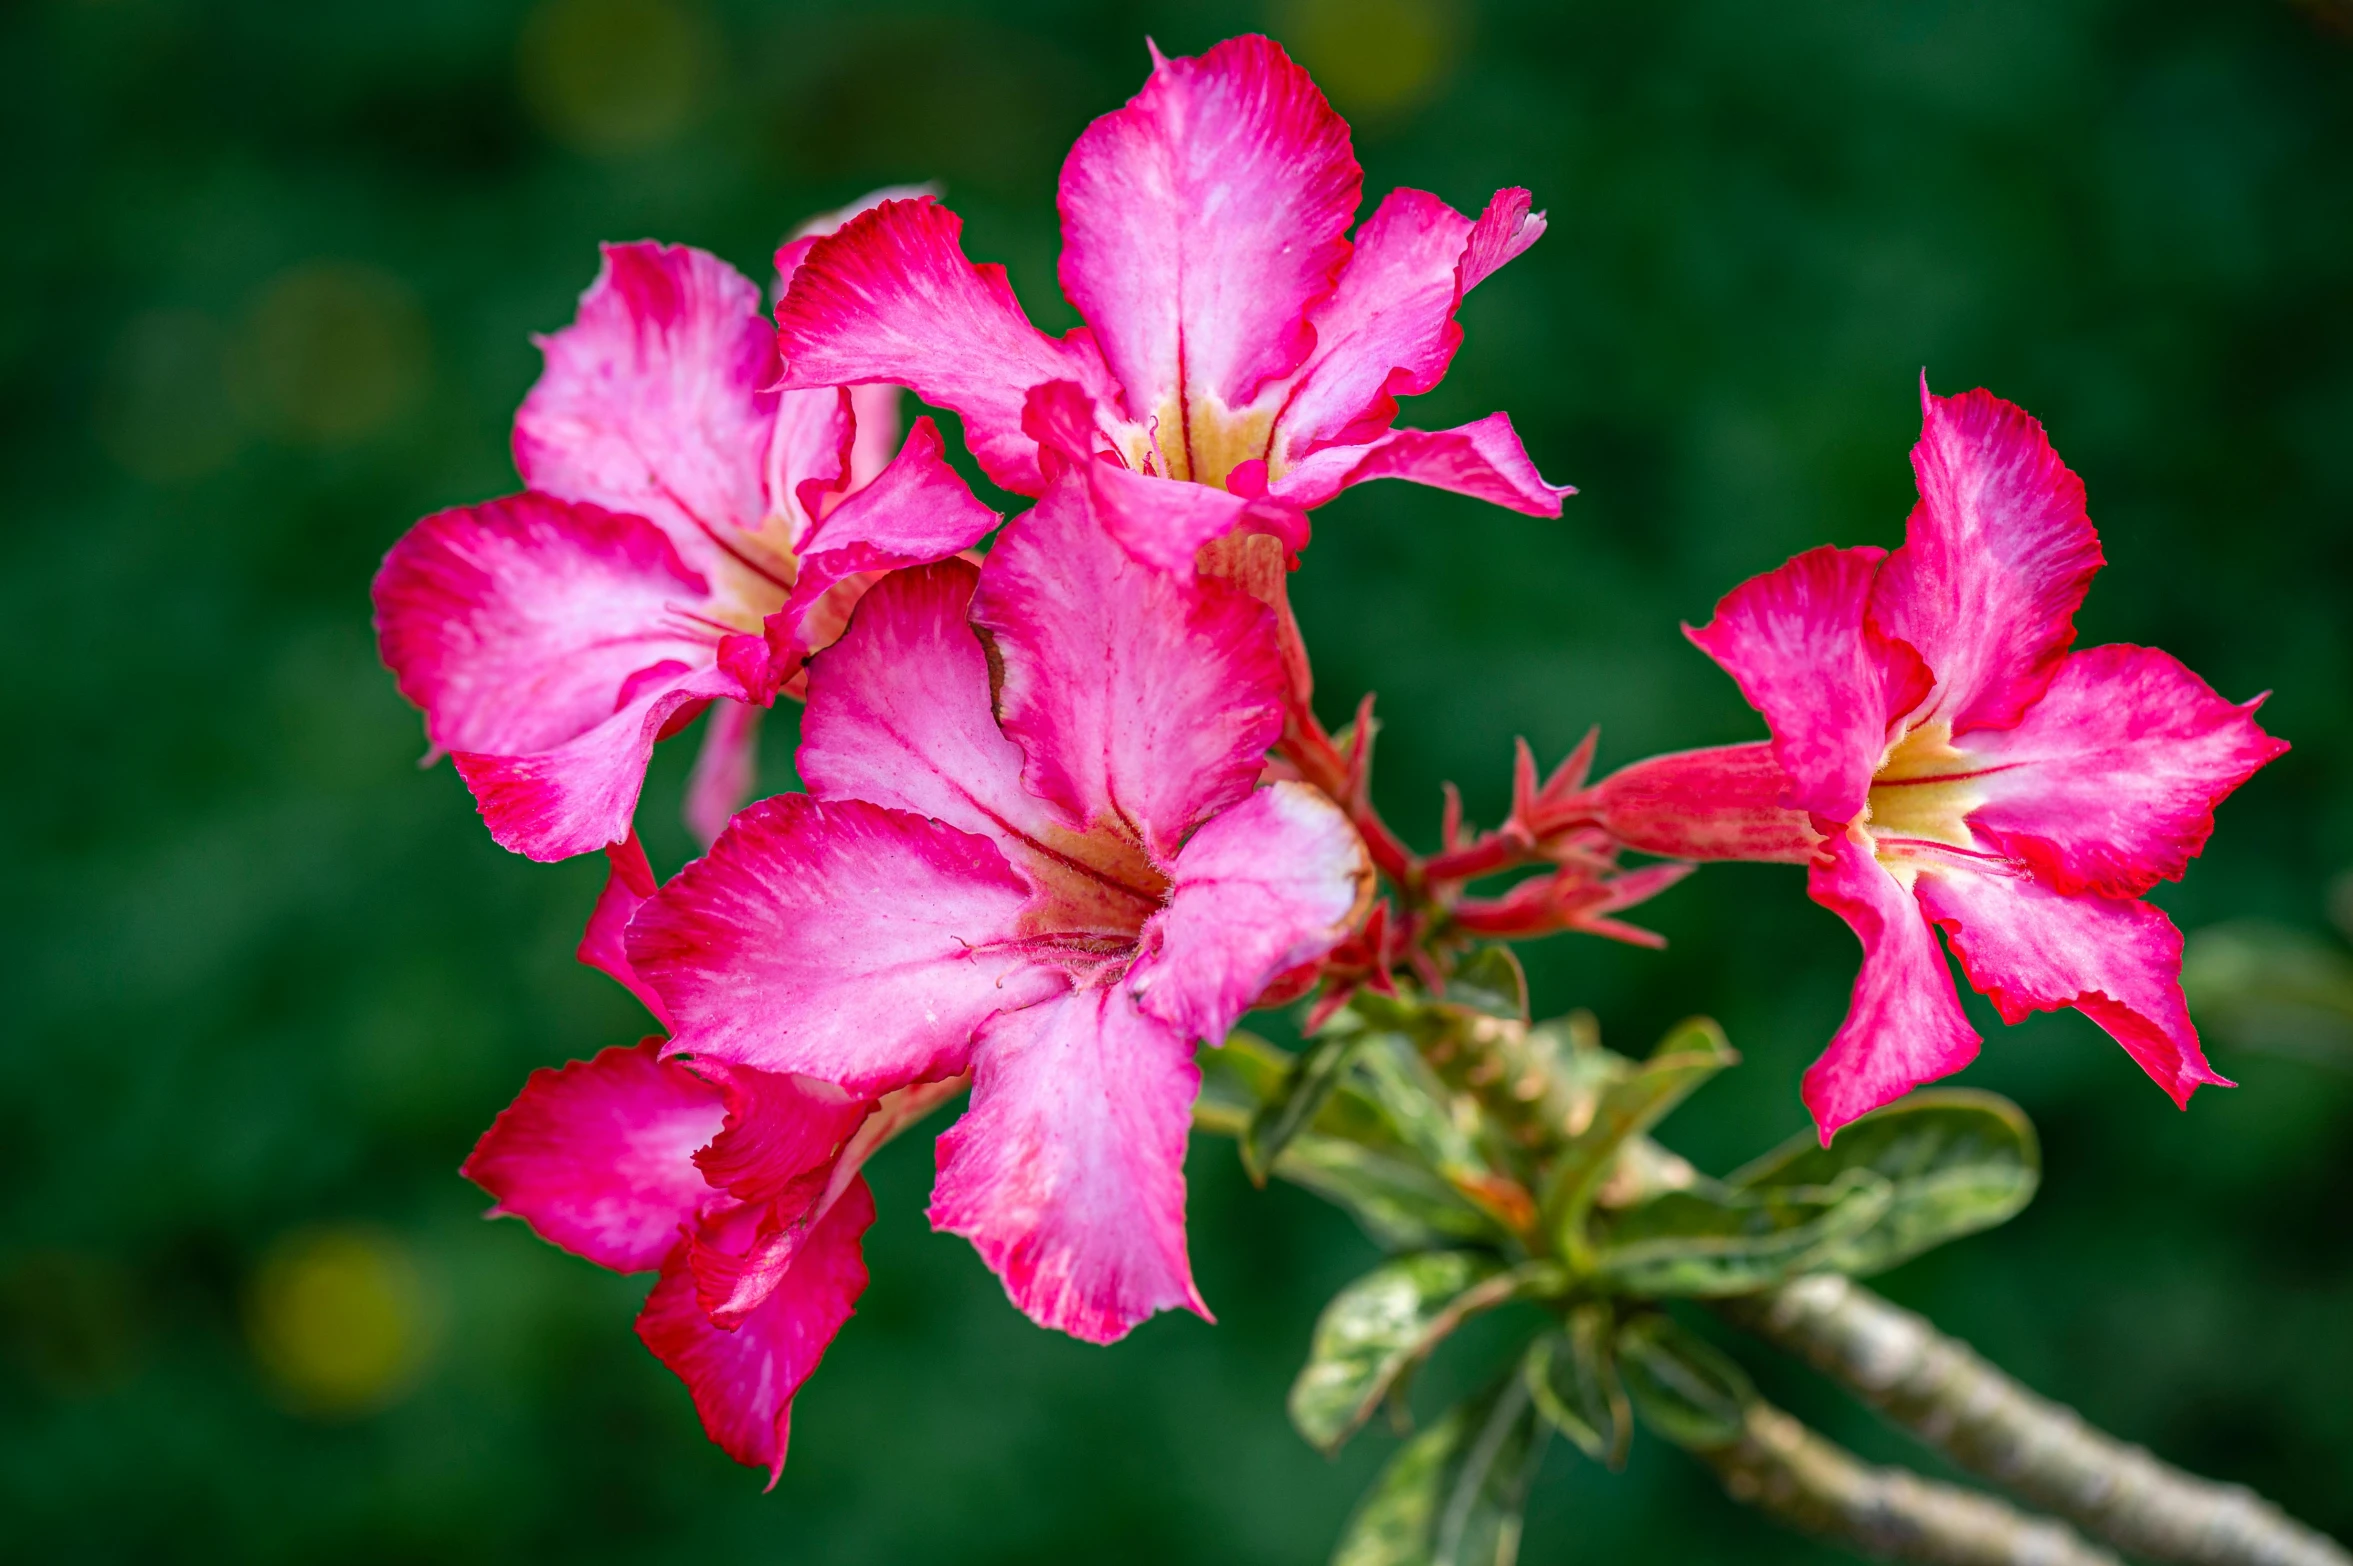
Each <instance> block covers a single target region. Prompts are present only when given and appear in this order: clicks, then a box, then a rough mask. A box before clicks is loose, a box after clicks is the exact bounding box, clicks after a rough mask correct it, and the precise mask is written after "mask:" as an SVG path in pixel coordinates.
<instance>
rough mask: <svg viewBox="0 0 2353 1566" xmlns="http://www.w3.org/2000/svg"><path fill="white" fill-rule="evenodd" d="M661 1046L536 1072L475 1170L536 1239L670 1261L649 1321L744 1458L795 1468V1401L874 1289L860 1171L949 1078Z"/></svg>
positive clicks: (717, 1427)
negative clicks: (889, 1079) (864, 1253)
mask: <svg viewBox="0 0 2353 1566" xmlns="http://www.w3.org/2000/svg"><path fill="white" fill-rule="evenodd" d="M661 1045H662V1041H661V1040H659V1039H647V1040H646V1041H645V1042H644V1043H642V1044H639V1045H637V1046H636V1047H635V1048H630V1049H608V1050H606V1051H604V1052H603V1053H601V1054H599V1055H598V1056H596V1057H595V1058H594V1059H593V1060H585V1061H573V1062H572V1063H570V1064H569V1065H566V1066H564V1067H563V1068H562V1069H560V1070H542V1071H535V1072H533V1073H532V1074H531V1077H530V1080H529V1081H527V1082H526V1083H525V1084H524V1086H523V1091H522V1092H521V1093H520V1094H518V1095H517V1096H516V1098H515V1101H514V1103H512V1104H510V1105H508V1106H507V1108H506V1109H505V1110H503V1111H502V1112H501V1113H500V1114H499V1117H498V1119H497V1120H496V1121H495V1122H493V1123H492V1125H491V1127H490V1129H489V1130H488V1131H486V1132H484V1133H483V1136H482V1140H481V1142H480V1143H478V1144H477V1145H476V1146H475V1148H474V1152H473V1155H472V1156H471V1157H469V1158H468V1159H467V1160H466V1163H465V1168H464V1173H465V1175H466V1177H467V1178H468V1179H470V1180H472V1181H473V1182H474V1183H475V1184H477V1185H479V1186H481V1187H482V1188H483V1189H484V1190H486V1191H488V1192H489V1193H490V1194H491V1196H492V1197H493V1198H495V1199H496V1201H497V1204H498V1205H497V1206H495V1207H493V1208H492V1209H491V1213H492V1215H493V1216H498V1215H502V1214H506V1215H512V1216H514V1217H518V1218H521V1219H522V1220H523V1221H524V1222H525V1223H527V1224H529V1225H530V1226H531V1228H532V1229H533V1231H534V1232H536V1233H537V1234H538V1235H539V1236H540V1238H542V1239H544V1240H546V1241H548V1242H549V1243H551V1244H554V1245H558V1246H561V1247H562V1248H563V1249H565V1250H567V1251H570V1252H571V1253H572V1254H573V1255H575V1256H579V1257H583V1258H585V1259H586V1260H588V1261H592V1262H594V1263H596V1264H597V1265H598V1266H600V1267H609V1268H611V1269H613V1270H614V1271H616V1272H659V1274H660V1277H659V1278H658V1280H657V1281H656V1282H655V1284H654V1287H653V1291H652V1293H650V1294H649V1295H647V1297H646V1302H645V1308H644V1309H643V1310H642V1311H640V1312H639V1313H638V1318H637V1335H638V1336H639V1337H640V1338H641V1339H643V1340H644V1342H645V1345H646V1347H647V1348H649V1349H651V1350H652V1351H653V1353H654V1355H655V1357H657V1358H658V1359H660V1360H661V1361H662V1363H663V1364H665V1365H667V1366H669V1367H670V1369H671V1370H672V1371H673V1372H674V1373H676V1375H677V1376H678V1378H679V1379H680V1380H681V1381H683V1382H685V1383H686V1386H687V1390H688V1391H689V1392H690V1393H691V1394H692V1395H693V1397H694V1404H695V1410H696V1412H698V1413H699V1414H700V1415H701V1416H702V1420H703V1428H704V1430H705V1431H707V1432H708V1433H709V1435H710V1437H711V1439H712V1440H713V1441H715V1442H717V1443H718V1444H719V1446H720V1447H721V1448H722V1449H723V1450H725V1451H726V1453H727V1455H728V1456H730V1457H732V1458H734V1459H735V1460H736V1461H737V1462H740V1463H747V1464H749V1465H751V1466H752V1467H755V1468H765V1469H767V1470H768V1481H769V1483H770V1484H771V1485H773V1484H774V1483H775V1482H776V1476H777V1474H778V1473H780V1472H781V1471H782V1470H783V1468H784V1454H785V1445H786V1439H787V1437H788V1435H789V1434H790V1430H791V1420H792V1399H793V1394H794V1392H795V1391H797V1390H798V1389H799V1387H800V1385H801V1383H802V1382H803V1381H805V1380H807V1379H808V1376H809V1373H810V1372H811V1371H812V1370H814V1369H816V1367H817V1361H818V1360H819V1358H820V1357H822V1356H823V1354H824V1353H825V1349H826V1345H827V1344H829V1343H831V1342H832V1341H833V1335H834V1334H835V1333H836V1332H837V1331H839V1330H840V1329H841V1325H842V1323H843V1322H844V1321H846V1320H848V1319H849V1317H850V1313H851V1307H852V1306H853V1305H855V1304H856V1303H857V1299H858V1296H859V1294H860V1293H861V1292H862V1291H863V1290H864V1289H865V1287H866V1267H865V1263H864V1262H863V1261H862V1260H861V1259H860V1255H859V1241H860V1238H861V1237H862V1236H863V1235H864V1234H865V1232H866V1226H867V1225H868V1224H870V1223H872V1222H873V1221H874V1200H873V1197H872V1196H871V1195H870V1194H869V1193H868V1191H867V1189H866V1181H865V1178H864V1177H863V1176H862V1175H860V1174H859V1172H858V1170H859V1166H860V1165H861V1164H862V1163H864V1161H865V1159H866V1157H867V1156H868V1155H869V1154H870V1153H872V1152H873V1150H874V1149H875V1148H877V1147H879V1146H880V1145H881V1144H882V1143H883V1142H884V1141H886V1140H888V1138H889V1137H890V1136H891V1134H892V1133H893V1132H895V1131H896V1130H898V1129H899V1128H900V1127H901V1126H903V1125H905V1124H907V1123H909V1122H910V1121H911V1120H912V1119H914V1118H916V1117H918V1116H920V1115H921V1114H922V1113H923V1112H924V1111H926V1110H928V1109H929V1108H930V1107H931V1106H932V1104H934V1103H936V1102H938V1100H939V1098H940V1097H941V1096H944V1094H945V1093H946V1092H948V1091H952V1085H951V1084H931V1085H927V1086H926V1087H923V1088H918V1089H915V1090H913V1091H911V1092H908V1093H902V1094H897V1095H893V1096H891V1097H889V1098H886V1099H883V1100H881V1101H879V1102H878V1101H876V1100H874V1099H864V1098H857V1097H853V1096H852V1095H850V1094H847V1093H844V1092H842V1091H841V1090H840V1089H838V1088H833V1087H830V1086H828V1085H826V1084H825V1083H822V1082H811V1081H808V1080H806V1079H800V1078H794V1077H788V1076H778V1075H774V1074H771V1073H768V1072H762V1071H751V1070H743V1069H726V1068H721V1067H716V1066H708V1065H704V1066H698V1067H697V1068H695V1069H693V1070H690V1069H688V1068H687V1067H686V1066H685V1065H683V1064H680V1063H679V1062H677V1061H666V1060H664V1059H662V1058H661Z"/></svg>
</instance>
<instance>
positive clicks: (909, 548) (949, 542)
mask: <svg viewBox="0 0 2353 1566" xmlns="http://www.w3.org/2000/svg"><path fill="white" fill-rule="evenodd" d="M998 520H999V519H998V516H997V513H995V512H994V511H991V510H990V509H989V508H988V507H986V506H984V505H982V504H981V503H980V500H979V498H978V497H977V496H975V495H974V494H973V493H972V491H971V490H970V489H969V488H968V487H966V485H965V483H964V480H963V479H962V478H960V477H958V476H957V473H956V470H955V469H954V468H952V467H950V466H948V463H947V447H946V444H945V442H943V441H942V440H941V439H940V432H939V427H938V426H937V425H935V424H933V423H932V422H931V420H929V419H928V418H924V419H917V420H916V421H915V427H914V428H913V429H911V430H909V431H908V432H907V443H906V444H905V445H904V446H902V447H901V448H900V449H899V454H898V456H897V457H896V458H895V459H893V460H892V462H891V464H890V466H889V467H887V468H885V469H884V470H883V471H882V473H881V474H880V476H878V477H877V478H876V479H875V480H874V482H873V483H871V484H869V485H867V486H866V487H865V488H864V489H861V490H859V491H858V492H857V493H856V494H854V495H852V496H850V498H849V499H847V500H845V501H843V502H842V503H841V504H840V505H839V506H836V507H835V508H834V509H833V510H832V511H831V512H830V513H828V514H827V516H826V517H825V520H824V521H822V522H820V523H818V524H817V526H816V528H815V529H814V530H812V531H811V532H810V534H809V536H808V538H807V539H806V540H805V541H804V542H803V544H802V547H801V574H800V579H799V580H798V581H797V582H795V583H794V584H793V591H792V597H791V598H789V599H787V600H786V602H785V606H784V609H783V611H782V616H783V621H784V625H785V627H786V628H787V631H786V634H787V635H788V636H789V637H790V638H791V641H792V644H793V645H794V646H795V647H797V648H801V649H806V648H810V647H814V646H818V645H822V644H821V643H818V642H816V641H814V640H813V633H814V632H815V631H816V630H817V629H818V627H817V626H816V624H814V623H813V622H814V621H815V620H816V619H817V615H816V613H815V611H816V610H817V608H818V607H819V604H820V601H821V600H822V599H824V598H825V597H826V595H827V594H829V593H832V592H833V591H834V590H835V589H836V588H837V587H838V586H839V585H840V584H841V583H843V582H845V581H848V580H849V579H851V578H853V577H857V576H862V575H866V574H868V573H871V572H879V571H889V570H895V569H897V568H899V567H901V566H910V565H923V564H927V563H928V562H930V561H933V560H944V559H946V558H947V557H948V556H950V555H953V554H957V553H959V552H961V551H963V550H966V549H969V548H971V547H972V546H973V545H974V544H977V543H979V542H980V541H981V539H983V538H985V537H986V536H987V535H988V533H989V530H990V529H992V528H994V527H995V526H996V525H997V522H998Z"/></svg>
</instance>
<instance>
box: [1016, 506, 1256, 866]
mask: <svg viewBox="0 0 2353 1566" xmlns="http://www.w3.org/2000/svg"><path fill="white" fill-rule="evenodd" d="M1165 487H1166V488H1169V489H1175V488H1176V487H1177V486H1175V485H1168V486H1165ZM972 618H973V623H975V624H976V625H978V626H980V627H981V628H982V629H983V630H984V631H985V632H987V633H988V635H989V637H990V638H991V641H992V642H993V644H994V647H995V650H996V653H997V657H998V660H999V663H1000V664H1001V666H1002V670H1003V677H1002V680H1001V682H1000V684H999V688H998V694H997V711H998V716H999V720H1000V722H1001V723H1002V726H1003V728H1004V731H1005V733H1006V735H1007V736H1008V737H1010V738H1011V739H1012V740H1013V741H1014V742H1015V743H1016V744H1018V745H1020V746H1021V748H1022V751H1023V752H1024V755H1025V757H1026V762H1025V766H1024V770H1023V778H1024V781H1025V782H1026V784H1027V786H1028V787H1029V789H1030V791H1031V792H1033V793H1035V794H1038V795H1040V796H1041V797H1043V798H1045V799H1049V800H1052V801H1053V802H1054V803H1056V804H1058V805H1060V806H1062V807H1063V808H1064V809H1065V810H1067V811H1068V812H1070V814H1071V816H1072V818H1073V819H1075V820H1078V821H1081V822H1085V823H1087V825H1088V829H1089V830H1090V831H1094V830H1098V829H1100V830H1110V831H1115V832H1117V833H1118V834H1120V835H1122V836H1124V837H1126V838H1128V839H1129V840H1131V841H1133V842H1135V843H1138V844H1140V845H1141V846H1142V847H1143V848H1145V849H1146V850H1148V851H1149V852H1150V853H1151V854H1152V856H1153V857H1154V858H1155V859H1158V860H1160V861H1161V862H1163V863H1165V862H1166V861H1168V860H1169V859H1171V858H1173V857H1174V856H1175V854H1176V850H1177V846H1178V845H1179V844H1180V843H1182V842H1183V841H1184V837H1185V834H1186V833H1187V832H1189V831H1190V830H1191V829H1192V828H1193V827H1194V826H1196V825H1198V824H1199V823H1200V822H1201V821H1203V820H1206V819H1207V818H1208V817H1209V816H1210V815H1212V814H1214V813H1215V812H1216V811H1218V810H1220V809H1223V808H1224V807H1225V806H1227V805H1230V804H1232V803H1234V802H1235V801H1237V800H1240V799H1243V798H1245V797H1247V796H1248V794H1249V793H1250V791H1251V789H1252V788H1253V787H1254V786H1255V784H1256V781H1257V778H1258V773H1259V769H1260V767H1261V766H1262V765H1263V763H1264V761H1265V759H1266V752H1267V748H1268V747H1269V746H1271V745H1272V744H1274V742H1275V740H1276V739H1277V738H1278V737H1279V736H1280V735H1281V733H1282V727H1283V703H1282V690H1283V668H1282V658H1281V654H1280V652H1279V650H1278V648H1277V646H1276V640H1275V622H1274V616H1273V614H1272V613H1271V612H1270V611H1269V610H1268V609H1267V608H1266V606H1265V605H1263V604H1261V603H1259V602H1258V601H1257V600H1256V599H1254V598H1252V597H1250V596H1249V594H1247V593H1245V592H1243V591H1242V590H1241V589H1240V588H1238V587H1236V586H1234V585H1233V584H1232V583H1230V582H1226V581H1223V580H1221V579H1217V578H1206V577H1205V578H1200V579H1198V580H1195V579H1193V578H1192V576H1191V573H1190V572H1189V571H1188V572H1187V573H1185V574H1184V575H1183V576H1177V575H1171V574H1170V573H1168V572H1165V571H1161V570H1158V569H1156V568H1154V567H1152V566H1149V565H1146V564H1144V563H1143V562H1141V561H1139V560H1137V559H1136V558H1135V557H1134V556H1133V555H1131V554H1129V553H1128V552H1127V551H1126V550H1125V549H1123V548H1121V547H1120V545H1119V544H1118V543H1117V542H1116V541H1114V540H1113V539H1112V537H1111V536H1110V535H1109V533H1108V532H1107V531H1106V530H1105V528H1104V526H1103V523H1102V521H1101V519H1100V517H1099V516H1098V515H1097V513H1096V510H1095V507H1094V505H1093V503H1092V500H1091V498H1090V495H1089V491H1088V488H1087V485H1086V483H1085V482H1084V479H1083V477H1082V476H1081V475H1079V474H1077V473H1072V474H1068V475H1065V476H1064V477H1063V478H1062V479H1061V480H1059V481H1058V482H1057V483H1056V484H1055V486H1054V488H1053V489H1052V490H1051V491H1050V492H1049V493H1048V494H1047V495H1046V498H1045V499H1043V500H1041V501H1039V502H1038V504H1037V505H1036V506H1035V507H1033V508H1032V509H1031V510H1030V511H1029V513H1028V514H1027V515H1025V516H1023V517H1022V518H1020V519H1019V520H1018V521H1016V522H1014V523H1012V524H1011V525H1010V526H1008V527H1007V528H1006V529H1005V531H1004V532H1003V533H1002V534H1001V535H1000V536H999V538H998V540H997V544H996V547H995V548H993V549H992V550H991V551H990V552H989V557H988V561H987V563H986V564H985V565H984V566H983V567H982V569H981V575H980V588H979V591H978V593H977V594H976V595H975V597H974V599H973V605H972Z"/></svg>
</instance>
